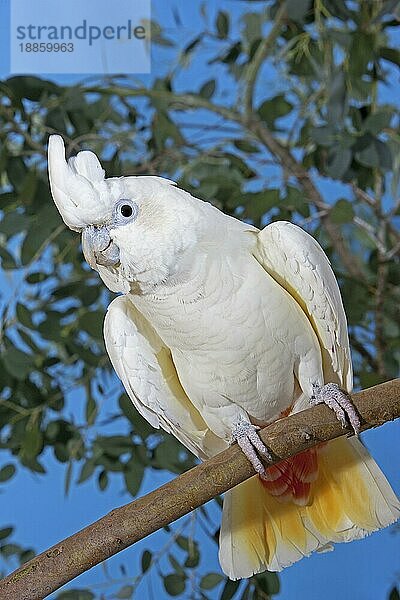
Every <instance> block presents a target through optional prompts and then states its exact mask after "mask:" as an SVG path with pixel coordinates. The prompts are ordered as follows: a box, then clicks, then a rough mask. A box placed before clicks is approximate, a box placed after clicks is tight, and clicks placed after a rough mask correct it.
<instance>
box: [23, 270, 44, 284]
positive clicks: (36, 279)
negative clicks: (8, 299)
mask: <svg viewBox="0 0 400 600" xmlns="http://www.w3.org/2000/svg"><path fill="white" fill-rule="evenodd" d="M47 278H48V275H47V274H46V273H42V272H36V273H30V274H29V275H28V277H27V278H26V279H25V281H26V282H27V283H30V284H31V285H34V284H36V283H41V282H42V281H44V280H45V279H47Z"/></svg>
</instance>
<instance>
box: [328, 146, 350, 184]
mask: <svg viewBox="0 0 400 600" xmlns="http://www.w3.org/2000/svg"><path fill="white" fill-rule="evenodd" d="M351 160H352V152H351V150H350V149H349V148H341V147H340V146H336V147H333V148H332V149H331V150H330V151H329V154H328V163H327V165H326V173H327V175H329V176H330V177H332V178H333V179H341V178H342V177H343V175H344V174H345V173H346V171H347V169H348V168H349V167H350V164H351Z"/></svg>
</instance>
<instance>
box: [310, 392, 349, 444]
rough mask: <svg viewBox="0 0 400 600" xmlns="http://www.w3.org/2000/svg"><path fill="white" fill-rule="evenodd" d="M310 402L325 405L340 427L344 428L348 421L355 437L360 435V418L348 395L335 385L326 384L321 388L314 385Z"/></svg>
mask: <svg viewBox="0 0 400 600" xmlns="http://www.w3.org/2000/svg"><path fill="white" fill-rule="evenodd" d="M311 402H312V404H326V405H327V406H329V408H331V409H332V410H333V411H334V413H335V415H336V417H337V419H338V420H339V421H340V422H341V424H342V427H346V426H347V421H349V422H350V425H351V426H352V428H353V430H354V433H355V434H356V435H358V434H359V433H360V418H359V416H358V414H357V411H356V409H355V407H354V406H353V404H352V402H351V400H350V397H349V395H348V394H347V393H346V392H345V391H344V390H342V389H341V388H340V387H339V386H338V384H337V383H327V384H325V385H322V386H320V385H318V384H317V383H314V384H313V395H312V396H311Z"/></svg>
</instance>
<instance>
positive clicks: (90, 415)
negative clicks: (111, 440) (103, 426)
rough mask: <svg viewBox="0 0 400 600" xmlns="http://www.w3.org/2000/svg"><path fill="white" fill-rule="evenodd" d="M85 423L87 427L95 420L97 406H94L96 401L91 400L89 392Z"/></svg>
mask: <svg viewBox="0 0 400 600" xmlns="http://www.w3.org/2000/svg"><path fill="white" fill-rule="evenodd" d="M85 413H86V422H87V424H88V425H93V423H94V422H95V420H96V417H97V404H96V400H95V399H94V398H93V396H92V395H90V392H89V396H88V399H87V401H86V410H85Z"/></svg>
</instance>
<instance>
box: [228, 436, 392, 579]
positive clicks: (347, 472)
mask: <svg viewBox="0 0 400 600" xmlns="http://www.w3.org/2000/svg"><path fill="white" fill-rule="evenodd" d="M318 465H319V471H318V478H317V480H316V481H315V482H314V483H313V484H312V495H311V498H310V503H309V505H308V506H299V505H296V504H294V503H292V502H290V503H284V502H282V501H280V500H279V499H277V498H275V497H273V496H271V495H270V494H269V493H268V492H267V491H266V490H265V488H264V486H263V485H262V484H261V482H260V480H259V478H258V477H252V478H251V479H249V480H247V481H245V482H244V483H242V484H240V485H238V486H237V487H236V488H234V489H233V490H231V491H230V492H228V493H227V494H226V495H225V499H224V510H223V517H222V527H221V537H220V553H219V555H220V562H221V566H222V569H223V570H224V572H225V573H226V574H227V575H228V576H229V577H230V578H231V579H239V578H242V577H250V576H251V575H253V574H254V573H259V572H260V571H264V570H265V569H269V570H270V571H280V570H281V569H283V568H285V567H287V566H289V565H291V564H293V563H294V562H296V561H298V560H300V559H301V558H302V557H303V556H308V555H309V554H311V552H313V551H323V550H325V549H329V548H330V543H331V542H349V541H351V540H354V539H357V538H361V537H364V536H365V535H367V534H368V533H371V532H372V531H376V530H377V529H381V528H382V527H386V526H387V525H390V524H391V523H393V522H394V521H396V520H397V519H398V518H399V516H400V504H399V501H398V500H397V498H396V496H395V494H394V492H393V490H392V489H391V487H390V485H389V483H388V481H387V480H386V478H385V476H384V475H383V473H382V471H381V470H380V469H379V467H378V465H377V464H376V462H375V461H374V460H373V458H372V457H371V456H370V455H369V453H368V451H367V450H366V449H365V448H364V446H363V445H362V443H361V442H360V441H359V440H358V439H356V438H351V439H345V438H340V439H338V440H334V441H332V442H329V444H327V445H326V446H324V447H322V448H321V449H320V450H319V452H318Z"/></svg>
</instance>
